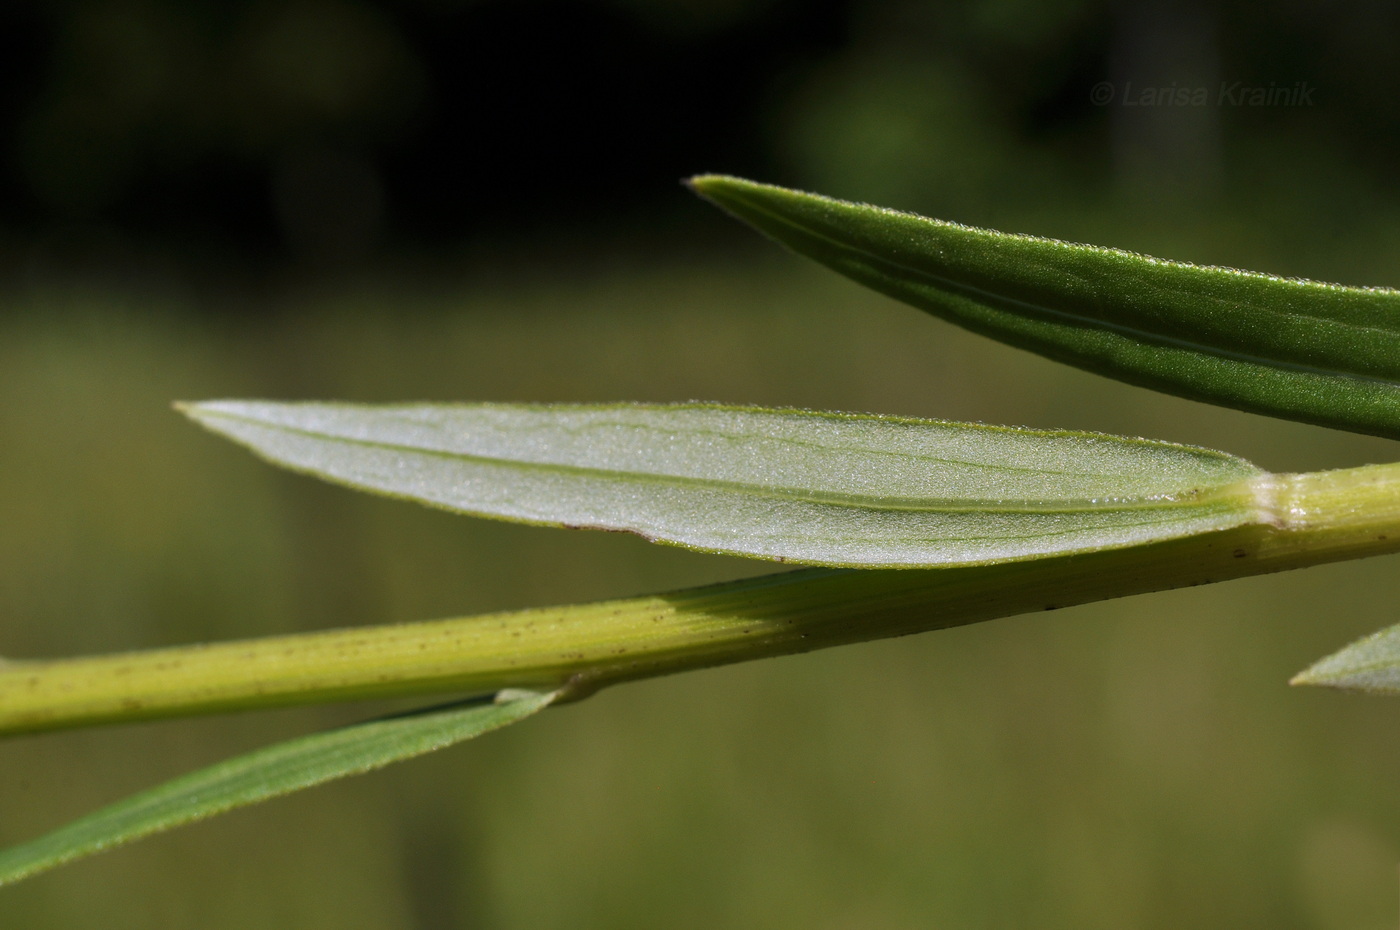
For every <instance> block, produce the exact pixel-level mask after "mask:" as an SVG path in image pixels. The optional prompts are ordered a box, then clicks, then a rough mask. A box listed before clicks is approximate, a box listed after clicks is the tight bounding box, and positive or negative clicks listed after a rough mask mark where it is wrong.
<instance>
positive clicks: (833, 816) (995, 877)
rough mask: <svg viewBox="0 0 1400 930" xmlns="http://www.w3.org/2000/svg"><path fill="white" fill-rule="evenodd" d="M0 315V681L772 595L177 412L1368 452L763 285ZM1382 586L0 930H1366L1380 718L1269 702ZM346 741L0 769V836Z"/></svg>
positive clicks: (126, 734) (90, 741) (42, 297)
mask: <svg viewBox="0 0 1400 930" xmlns="http://www.w3.org/2000/svg"><path fill="white" fill-rule="evenodd" d="M1185 257H1193V256H1185ZM1358 283H1362V282H1358ZM7 303H8V304H9V305H10V313H9V314H8V316H7V317H6V318H5V319H4V320H2V321H0V476H3V480H2V481H0V514H3V517H0V629H2V630H3V637H2V638H0V655H7V656H12V657H30V656H49V655H65V654H77V653H88V652H96V651H107V650H120V649H130V648H144V647H151V646H158V645H164V644H169V643H179V642H190V641H197V640H205V639H223V638H231V637H242V636H252V635H261V634H268V633H275V632H282V631H290V630H303V629H316V628H324V627H330V626H347V625H354V624H362V623H381V622H391V621H399V620H411V619H423V618H429V617H439V616H449V615H457V614H466V613H473V612H479V611H486V610H493V609H501V608H507V607H517V606H528V605H532V604H544V603H554V602H567V601H577V600H586V599H593V598H600V597H608V596H620V595H625V594H630V593H641V592H645V591H649V590H659V589H666V588H671V587H676V586H682V585H689V584H698V583H703V582H708V581H712V580H718V579H722V578H728V577H735V576H737V575H740V574H744V573H756V572H760V571H765V570H769V569H770V568H771V566H766V565H764V564H762V563H757V562H741V561H738V560H733V559H725V558H721V557H711V556H702V555H697V554H692V553H685V552H681V551H678V550H671V549H665V548H660V547H649V546H647V545H645V544H644V543H642V542H640V541H639V540H636V539H633V538H630V537H621V536H617V535H613V534H586V533H561V532H557V531H549V530H542V529H534V528H524V527H516V526H508V525H502V524H493V523H485V522H479V521H471V520H465V519H461V518H457V517H452V516H449V515H446V514H442V513H437V512H432V511H428V510H424V509H417V508H414V507H411V506H409V505H405V504H401V503H396V502H389V501H381V500H377V499H373V498H369V497H366V496H362V495H357V494H354V493H352V492H349V491H344V490H341V489H337V488H331V487H326V486H322V485H319V484H316V483H315V482H313V481H311V480H309V479H306V478H302V477H298V476H294V475H289V474H283V473H281V472H279V471H277V470H275V469H273V468H271V467H269V466H266V465H263V464H261V463H260V462H258V461H256V460H254V459H253V458H251V457H250V456H248V455H247V454H246V453H244V452H242V451H241V450H238V449H236V448H234V447H232V446H230V445H227V444H225V443H221V442H219V441H218V440H216V439H214V438H213V437H210V436H208V435H206V434H204V433H202V432H201V431H200V430H198V429H196V428H194V427H193V426H191V425H190V424H188V423H186V422H184V421H183V420H182V419H181V418H180V417H179V416H177V415H176V414H174V413H173V412H171V411H170V409H169V403H170V401H172V400H175V399H200V398H211V397H221V396H266V397H281V398H337V399H348V400H414V399H442V400H449V399H479V400H521V401H550V400H556V401H585V400H594V401H605V400H620V399H636V400H652V401H665V400H683V399H706V400H717V401H729V402H743V403H761V404H775V405H783V404H789V405H797V406H807V407H822V408H832V409H846V410H873V411H878V412H887V413H897V414H907V415H917V416H933V417H947V418H952V419H967V420H984V421H989V422H996V423H1015V424H1026V425H1033V426H1047V427H1048V426H1057V427H1079V428H1092V429H1102V430H1108V431H1113V432H1125V433H1133V434H1140V435H1148V436H1153V437H1159V438H1164V439H1172V440H1178V441H1185V442H1196V443H1201V444H1204V445H1209V446H1214V447H1220V448H1225V449H1228V450H1229V451H1232V452H1236V453H1239V454H1242V455H1245V456H1246V457H1249V458H1252V459H1253V460H1255V461H1256V462H1258V463H1259V464H1260V465H1263V466H1265V467H1269V468H1274V469H1278V470H1294V469H1304V468H1321V467H1332V466H1341V465H1349V464H1359V463H1361V462H1366V461H1379V460H1385V459H1393V458H1395V457H1396V446H1395V445H1394V444H1391V443H1386V442H1384V441H1382V440H1376V439H1369V438H1364V437H1351V436H1347V435H1344V434H1339V433H1332V432H1329V431H1325V430H1321V429H1315V428H1310V427H1302V426H1297V425H1291V424H1283V423H1275V422H1272V421H1265V420H1262V419H1259V418H1255V417H1249V416H1246V415H1244V414H1238V413H1234V412H1230V411H1223V410H1214V409H1211V408H1207V407H1203V406H1201V405H1197V404H1192V403H1189V402H1186V401H1181V400H1176V399H1172V398H1166V397H1159V396H1156V395H1153V394H1151V393H1149V392H1147V391H1143V390H1139V389H1135V388H1130V387H1125V386H1122V385H1117V384H1114V383H1111V382H1108V381H1104V380H1102V379H1098V378H1094V377H1092V376H1089V375H1085V374H1082V373H1078V372H1074V371H1070V370H1067V369H1063V368H1061V367H1058V366H1054V365H1051V364H1050V363H1048V362H1045V361H1042V360H1040V359H1038V358H1034V357H1031V356H1028V355H1026V354H1024V353H1020V352H1016V351H1013V350H1010V349H1004V348H1001V347H999V346H995V345H992V344H989V343H986V342H983V341H981V340H977V339H975V338H973V337H971V336H968V335H966V334H964V333H962V332H960V331H957V330H954V329H952V328H950V327H948V326H946V325H943V324H941V323H937V322H935V321H932V320H930V319H929V318H927V317H925V316H923V315H921V314H919V313H917V312H916V311H912V310H909V309H906V308H903V307H900V306H897V305H895V304H893V303H891V302H889V301H887V300H885V299H883V298H880V297H877V296H874V295H871V294H867V293H865V292H863V291H861V290H859V289H857V288H855V287H854V286H853V285H849V284H846V283H845V282H841V281H838V280H836V279H835V278H834V277H832V276H830V275H828V274H826V273H824V272H822V271H820V270H818V269H814V268H813V269H808V268H803V267H799V266H798V265H797V264H796V263H794V262H791V261H780V260H778V259H776V258H775V259H774V261H773V262H772V263H771V264H762V263H756V264H751V265H747V266H742V267H735V266H734V265H733V264H724V265H721V264H719V263H718V262H710V261H706V260H704V259H702V258H696V259H694V260H693V261H692V262H690V263H688V264H681V263H675V264H671V265H655V266H642V267H632V268H616V269H614V270H608V268H600V269H599V270H595V271H593V272H590V273H586V274H585V273H578V272H577V271H575V272H572V273H569V274H563V273H546V272H544V271H543V270H542V271H541V272H540V273H539V274H537V275H533V276H527V277H524V278H523V280H517V281H515V282H514V283H509V284H508V283H503V282H502V283H496V284H487V285H481V284H476V285H467V284H456V285H454V284H452V283H450V282H443V281H434V282H432V285H431V286H428V285H426V284H424V283H423V282H421V281H416V280H413V279H410V278H398V279H392V278H383V279H380V280H377V281H371V282H368V283H366V282H360V283H358V284H356V285H354V286H350V285H347V286H346V287H345V288H343V289H340V290H325V291H321V292H306V293H302V294H301V295H299V296H297V297H294V298H288V299H287V305H286V306H285V307H284V308H283V312H282V313H281V314H280V315H279V316H276V317H274V318H272V319H270V320H268V319H265V320H262V321H259V322H244V323H228V322H224V323H212V322H196V321H195V320H196V319H197V316H196V315H195V314H191V313H188V312H187V311H188V310H189V309H190V307H188V306H186V305H185V302H184V301H182V300H181V299H175V298H168V299H167V298H162V299H154V298H152V299H146V298H140V297H138V296H134V295H125V296H123V295H120V294H112V293H110V292H100V291H83V290H81V289H76V288H74V289H62V288H56V287H48V288H31V289H30V290H28V291H20V292H16V293H13V294H11V295H10V297H9V298H8V299H7ZM1394 565H1395V563H1394V562H1393V561H1391V560H1375V561H1371V562H1367V563H1359V564H1354V565H1341V566H1330V567H1325V568H1319V569H1313V570H1309V571H1307V572H1302V573H1295V574H1293V575H1287V576H1279V577H1275V578H1264V579H1254V580H1250V581H1243V582H1234V583H1231V584H1229V585H1225V586H1219V587H1209V588H1200V589H1193V590H1189V591H1179V592H1172V593H1168V594H1163V595H1155V596H1149V597H1141V598H1134V599H1130V600H1125V601H1120V602H1115V603H1108V604H1099V605H1091V606H1088V607H1083V608H1076V609H1073V610H1067V611H1064V612H1058V613H1055V614H1053V615H1047V616H1038V617H1025V618H1015V619H1009V620H1003V621H998V622H994V623H989V624H983V625H981V626H977V627H971V628H965V629H959V630H952V631H946V632H941V633H937V634H930V635H926V636H921V637H915V638H911V639H906V640H901V641H894V642H886V643H875V644H868V645H863V646H859V647H850V648H846V649H841V650H836V651H830V652H825V653H820V654H816V655H812V656H805V657H797V658H791V659H783V660H776V661H772V662H764V663H759V664H755V665H750V666H741V667H735V668H730V669H721V670H714V671H709V672H703V673H696V674H691V675H687V676H682V677H678V678H674V679H668V680H662V681H656V682H649V683H644V684H640V685H631V686H627V687H624V688H620V689H618V690H616V691H612V692H605V693H603V694H600V695H598V696H596V697H594V698H592V699H590V700H588V701H585V702H583V703H581V704H578V705H575V706H570V707H566V708H562V709H559V710H556V711H551V712H549V713H548V714H545V715H544V716H543V717H541V718H538V719H536V720H533V721H529V722H527V723H526V724H523V725H522V726H521V727H520V728H519V729H515V730H508V731H506V732H503V733H500V734H495V735H492V736H490V737H487V738H486V739H484V740H483V741H481V742H480V743H474V744H472V745H470V746H467V747H462V748H458V749H455V750H451V751H448V752H444V753H442V754H439V755H435V756H432V757H429V758H427V759H424V760H420V761H417V762H414V763H410V764H406V765H404V766H400V767H396V768H394V769H391V770H388V771H385V772H382V773H379V774H376V775H372V776H368V777H365V778H360V779H355V780H352V781H350V782H346V783H342V784H337V785H333V786H330V787H328V788H325V789H320V790H318V791H316V792H311V793H307V794H304V795H301V796H297V797H294V798H291V799H284V800H281V801H277V802H273V803H271V804H268V805H266V806H263V807H261V808H257V809H254V810H251V811H247V812H242V813H238V814H235V815H232V816H228V817H225V818H221V819H218V820H215V821H212V822H210V823H207V824H202V825H198V826H196V827H193V828H190V829H186V830H183V831H180V832H177V833H174V834H170V835H168V836H164V837H160V838H157V839H154V840H151V841H146V842H144V843H141V844H139V845H137V846H133V847H131V848H129V849H125V850H120V851H117V852H113V853H109V854H105V855H102V856H99V857H96V858H94V859H91V860H88V861H86V862H83V863H80V864H77V865H74V866H70V867H67V868H64V869H61V870H58V871H55V872H53V873H50V874H48V875H45V876H42V877H40V878H37V879H35V880H32V881H30V882H28V883H26V884H23V885H21V886H18V887H16V888H13V889H6V890H4V891H3V892H0V924H2V925H3V926H7V927H10V926H14V927H26V928H49V927H53V928H58V927H73V926H96V925H98V924H100V925H101V926H103V927H104V928H111V930H119V928H127V927H131V928H137V927H140V928H150V927H188V926H199V927H202V928H211V930H212V928H222V927H229V928H233V927H239V928H242V927H248V926H256V925H265V926H282V927H297V928H318V927H327V928H330V927H335V928H359V927H364V928H399V927H402V928H447V927H473V928H527V927H528V928H554V927H558V928H564V927H569V928H586V927H609V928H630V927H637V928H641V927H648V928H649V927H656V926H666V927H679V928H687V927H715V926H749V927H790V926H802V927H809V928H855V927H860V928H904V927H911V928H913V927H929V926H937V927H1007V926H1023V927H1030V926H1034V927H1037V928H1056V927H1066V928H1069V927H1074V928H1079V930H1084V928H1100V927H1101V928H1115V930H1116V928H1124V927H1163V928H1166V927H1173V928H1175V927H1181V926H1199V925H1206V926H1231V927H1237V928H1243V927H1260V928H1264V927H1268V928H1271V930H1273V928H1278V927H1291V926H1297V927H1318V928H1324V930H1330V928H1338V930H1341V928H1377V930H1379V928H1382V927H1389V926H1393V923H1394V917H1393V915H1394V909H1395V904H1396V894H1397V891H1396V881H1395V868H1396V863H1397V861H1400V796H1397V794H1396V792H1395V791H1394V785H1395V784H1396V782H1397V777H1398V776H1400V739H1397V738H1396V737H1395V726H1394V722H1395V720H1396V716H1397V714H1400V704H1396V703H1394V702H1387V701H1382V700H1376V699H1363V698H1354V697H1349V696H1344V695H1337V694H1330V693H1321V692H1313V691H1298V690H1290V689H1289V688H1287V686H1286V685H1285V682H1286V680H1287V678H1288V677H1289V676H1290V675H1291V674H1292V673H1294V672H1296V671H1297V670H1299V669H1300V668H1302V667H1303V666H1304V665H1306V664H1308V663H1309V662H1310V661H1311V660H1313V659H1315V658H1317V657H1319V656H1320V655H1322V654H1323V653H1324V652H1326V651H1328V650H1330V649H1333V648H1335V647H1337V646H1340V645H1341V644H1343V643H1344V642H1346V641H1348V640H1349V639H1350V638H1352V637H1355V636H1358V635H1361V634H1363V633H1366V632H1369V631H1371V630H1373V629H1375V628H1377V627H1380V626H1382V625H1384V624H1387V623H1391V622H1394V621H1395V619H1396V618H1395V616H1394V612H1393V610H1392V609H1391V605H1392V604H1393V603H1394V600H1395V598H1394V594H1395V590H1396V588H1395V585H1396V581H1395V578H1394ZM379 710H381V708H380V707H377V706H375V707H368V706H359V707H353V708H319V709H310V710H298V711H285V712H275V713H269V714H262V715H252V716H241V717H223V718H211V719H209V720H205V721H182V722H174V723H164V724H151V725H141V726H133V727H126V728H120V729H111V730H105V731H93V732H80V733H71V734H59V735H52V736H42V737H32V738H25V739H16V740H10V741H6V742H3V743H0V760H3V761H2V762H0V842H3V843H7V844H8V843H11V842H16V841H19V840H21V839H25V838H28V837H30V836H32V835H34V834H36V833H39V832H41V831H43V830H45V829H47V828H48V827H51V826H54V825H56V824H58V823H61V822H64V821H66V820H67V819H70V818H72V817H74V816H77V815H79V814H81V813H84V812H86V811H88V810H91V809H92V808H94V807H96V806H98V805H100V804H102V803H103V802H105V801H108V800H112V799H115V798H117V797H120V796H122V795H124V794H126V793H128V792H130V791H133V790H136V789H139V788H142V787H146V786H148V785H150V784H152V783H154V782H156V781H157V780H160V779H163V778H165V777H168V776H171V775H174V774H177V773H180V772H184V771H187V770H189V769H191V768H194V767H196V766H198V765H200V764H204V763H207V762H212V761H214V760H216V759H220V758H223V757H226V756H228V755H230V754H232V753H235V752H238V751H241V750H245V749H248V748H252V747H254V746H257V745H262V744H264V743H267V742H270V741H272V740H274V739H278V738H282V737H286V736H290V735H293V734H295V733H300V732H304V731H306V730H308V729H310V728H313V727H323V726H327V725H330V724H333V723H336V722H339V721H344V720H349V719H357V718H360V717H363V716H367V715H369V714H371V713H377V712H379Z"/></svg>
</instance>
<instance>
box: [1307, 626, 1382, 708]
mask: <svg viewBox="0 0 1400 930" xmlns="http://www.w3.org/2000/svg"><path fill="white" fill-rule="evenodd" d="M1290 684H1295V685H1320V686H1322V687H1325V688H1337V689H1340V690H1343V691H1362V692H1365V693H1367V694H1380V695H1400V624H1398V625H1396V626H1392V627H1387V628H1386V629H1384V630H1380V631H1379V632H1376V633H1372V634H1371V635H1370V636H1367V637H1365V638H1363V639H1359V640H1357V641H1356V642H1354V643H1352V644H1350V645H1349V646H1346V647H1345V648H1343V649H1340V650H1338V651H1337V652H1334V653H1333V654H1332V655H1330V656H1327V657H1326V658H1325V659H1320V660H1319V661H1317V662H1315V663H1313V664H1312V665H1311V666H1309V667H1308V668H1307V669H1305V670H1304V671H1301V672H1299V673H1298V674H1297V675H1295V676H1294V677H1293V680H1292V681H1291V682H1290Z"/></svg>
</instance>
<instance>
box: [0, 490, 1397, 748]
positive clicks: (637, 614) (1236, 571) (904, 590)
mask: <svg viewBox="0 0 1400 930" xmlns="http://www.w3.org/2000/svg"><path fill="white" fill-rule="evenodd" d="M1246 491H1247V493H1250V494H1252V495H1253V496H1254V498H1255V499H1256V501H1257V503H1258V518H1257V522H1255V523H1253V524H1250V525H1247V526H1242V527H1238V528H1236V529H1232V530H1226V531H1223V532H1217V533H1209V534H1204V535H1198V536H1193V537H1187V538H1183V539H1177V540H1172V541H1168V542H1162V543H1155V544H1152V545H1148V546H1138V547H1132V548H1125V549H1113V550H1105V551H1100V552H1091V553H1086V554H1078V555H1066V556H1056V557H1050V558H1042V559H1034V560H1029V561H1021V562H1006V563H1000V564H992V565H980V566H967V567H958V568H941V569H922V570H878V571H876V570H849V569H803V570H799V571H794V572H785V573H781V574H777V575H766V576H763V577H759V578H752V579H746V580H742V581H735V582H728V583H725V584H718V585H712V586H709V587H704V588H696V589H691V590H686V591H680V592H676V593H671V594H660V595H652V596H648V597H639V598H629V599H625V600H615V601H603V602H600V603H595V604H585V605H574V606H567V607H550V608H540V609H533V610H522V611H513V612H509V613H498V614H487V615H483V616H477V617H466V618H460V619H452V620H438V621H431V622H426V623H410V624H400V625H394V626H383V627H373V628H364V629H350V630H333V631H329V632H324V633H312V634H304V635H297V636H280V637H271V638H266V639H257V640H247V641H242V642H230V643H218V644H211V645H198V646H184V647H176V648H170V649H159V650H153V651H149V652H134V653H126V654H117V655H108V656H98V657H92V658H76V659H62V660H54V661H28V662H14V663H11V664H6V665H3V666H0V735H7V734H16V733H25V732H37V731H43V730H56V729H63V728H68V727H78V726H87V725H94V724H102V723H114V722H121V721H132V720H143V719H152V718H160V717H174V716H183V715H190V714H203V713H215V712H220V711H232V710H244V709H252V708H262V707H275V706H285V705H292V704H307V703H316V702H327V701H344V700H354V699H361V698H375V697H392V696H402V695H412V694H423V693H430V692H470V693H487V692H491V691H496V690H499V689H502V688H538V689H555V688H559V687H564V688H566V689H567V695H568V696H569V697H573V698H578V697H583V696H585V695H587V694H590V693H592V692H593V691H594V690H596V689H597V688H599V687H602V686H605V685H609V684H614V683H617V682H621V681H629V680H634V679H640V678H650V677H654V676H658V675H666V674H671V673H673V672H679V671H685V670H689V669H697V668H704V667H708V666H715V665H723V664H727V663H731V662H740V661H746V660H750V659H758V658H765V657H769V656H777V655H786V654H791V653H799V652H807V651H810V650H813V649H821V648H825V647H828V646H836V645H843V644H846V643H852V642H859V641H863V640H871V639H880V638H884V637H890V636H901V635H905V634H908V633H918V632H923V631H926V630H934V629H942V628H946V627H952V626H960V625H963V624H968V623H975V622H978V621H981V620H990V619H993V618H996V617H1005V616H1011V615H1014V614H1021V613H1027V612H1031V611H1037V610H1048V609H1053V608H1056V607H1067V606H1071V605H1074V604H1083V603H1087V602H1090V601H1097V600H1103V599H1107V598H1113V597H1121V596H1124V595H1129V594H1141V593H1146V592H1150V591H1160V590H1166V589H1169V588H1177V587H1183V586H1187V585H1197V584H1206V583H1210V582H1215V581H1226V580H1229V579H1232V578H1240V577H1244V576H1248V575H1258V574H1264V573H1268V572H1275V571H1282V570H1285V569H1291V568H1300V567H1304V566H1308V565H1315V564H1320V563H1324V562H1331V561H1339V560H1342V559H1351V558H1360V557H1364V556H1369V555H1378V554H1382V553H1387V552H1394V551H1396V550H1400V464H1392V465H1371V466H1365V467H1362V468H1352V469H1345V470H1341V471H1332V472H1317V473H1310V474H1304V475H1266V476H1264V477H1262V478H1257V479H1253V480H1252V481H1251V482H1249V487H1248V488H1247V489H1246Z"/></svg>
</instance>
